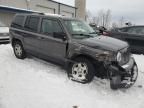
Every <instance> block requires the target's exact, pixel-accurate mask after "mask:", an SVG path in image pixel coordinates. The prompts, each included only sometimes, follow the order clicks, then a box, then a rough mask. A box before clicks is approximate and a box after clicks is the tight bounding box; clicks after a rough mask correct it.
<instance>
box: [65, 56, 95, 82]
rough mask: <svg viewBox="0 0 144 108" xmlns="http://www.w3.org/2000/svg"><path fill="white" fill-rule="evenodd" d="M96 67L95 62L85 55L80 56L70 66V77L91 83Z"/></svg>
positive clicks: (77, 80)
mask: <svg viewBox="0 0 144 108" xmlns="http://www.w3.org/2000/svg"><path fill="white" fill-rule="evenodd" d="M94 73H95V69H94V66H93V64H92V63H91V62H90V61H89V60H88V59H87V58H84V57H79V58H76V59H75V60H74V63H71V64H70V66H69V68H68V77H69V78H70V79H71V80H73V81H76V82H80V83H83V84H85V83H89V82H91V81H92V80H93V78H94V75H95V74H94Z"/></svg>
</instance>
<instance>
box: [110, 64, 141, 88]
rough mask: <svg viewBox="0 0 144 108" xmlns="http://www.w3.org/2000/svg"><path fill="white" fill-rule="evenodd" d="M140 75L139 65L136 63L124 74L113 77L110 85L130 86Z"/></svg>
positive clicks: (117, 86)
mask: <svg viewBox="0 0 144 108" xmlns="http://www.w3.org/2000/svg"><path fill="white" fill-rule="evenodd" d="M137 77H138V67H137V65H136V63H135V64H134V66H133V68H132V69H131V70H129V71H128V72H127V73H126V74H124V75H117V76H113V77H111V80H110V86H111V88H112V89H118V88H130V87H131V86H132V85H134V83H135V82H136V80H137Z"/></svg>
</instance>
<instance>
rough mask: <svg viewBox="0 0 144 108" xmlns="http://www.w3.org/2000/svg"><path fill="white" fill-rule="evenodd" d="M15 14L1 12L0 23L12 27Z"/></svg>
mask: <svg viewBox="0 0 144 108" xmlns="http://www.w3.org/2000/svg"><path fill="white" fill-rule="evenodd" d="M13 16H14V13H7V12H0V23H3V24H5V25H6V26H10V24H11V21H12V18H13Z"/></svg>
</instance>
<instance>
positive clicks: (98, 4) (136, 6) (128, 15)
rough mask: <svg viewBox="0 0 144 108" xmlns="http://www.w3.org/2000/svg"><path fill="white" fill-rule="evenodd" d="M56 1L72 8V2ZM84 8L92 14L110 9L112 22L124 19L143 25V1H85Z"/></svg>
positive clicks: (71, 0)
mask: <svg viewBox="0 0 144 108" xmlns="http://www.w3.org/2000/svg"><path fill="white" fill-rule="evenodd" d="M56 1H59V2H62V3H65V4H68V5H72V6H74V0H56ZM86 7H87V10H90V11H91V12H92V13H93V14H96V12H97V11H99V10H101V9H104V10H107V9H110V10H111V12H112V20H113V21H115V20H119V19H120V18H121V17H124V19H125V20H126V21H131V22H132V23H134V24H141V25H144V0H87V6H86Z"/></svg>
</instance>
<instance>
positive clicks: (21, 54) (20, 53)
mask: <svg viewBox="0 0 144 108" xmlns="http://www.w3.org/2000/svg"><path fill="white" fill-rule="evenodd" d="M13 50H14V54H15V56H16V57H17V58H19V59H24V58H26V53H25V51H24V48H23V46H22V43H21V42H20V41H16V42H14V44H13Z"/></svg>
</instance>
